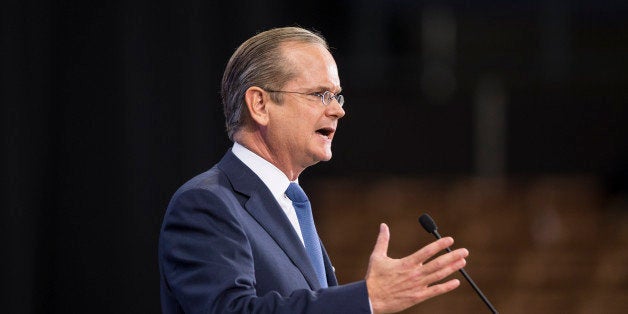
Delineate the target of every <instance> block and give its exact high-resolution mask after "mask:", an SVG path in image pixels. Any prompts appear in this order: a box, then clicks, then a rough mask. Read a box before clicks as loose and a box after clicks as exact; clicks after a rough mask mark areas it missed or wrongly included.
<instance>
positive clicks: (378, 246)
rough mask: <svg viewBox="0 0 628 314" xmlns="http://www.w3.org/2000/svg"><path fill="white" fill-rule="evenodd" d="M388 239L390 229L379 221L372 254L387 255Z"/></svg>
mask: <svg viewBox="0 0 628 314" xmlns="http://www.w3.org/2000/svg"><path fill="white" fill-rule="evenodd" d="M388 241H390V230H388V226H387V225H386V224H385V223H381V224H380V225H379V235H378V236H377V242H375V248H374V249H373V255H379V256H388Z"/></svg>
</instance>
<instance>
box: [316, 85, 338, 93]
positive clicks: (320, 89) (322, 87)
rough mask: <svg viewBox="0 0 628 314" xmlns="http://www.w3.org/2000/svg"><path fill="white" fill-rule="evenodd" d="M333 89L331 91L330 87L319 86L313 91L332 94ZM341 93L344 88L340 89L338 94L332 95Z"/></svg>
mask: <svg viewBox="0 0 628 314" xmlns="http://www.w3.org/2000/svg"><path fill="white" fill-rule="evenodd" d="M332 89H333V88H332ZM332 89H330V88H329V86H319V87H316V88H312V90H315V91H323V92H324V91H330V92H332ZM341 92H342V87H340V88H338V91H337V92H332V93H334V94H340V93H341Z"/></svg>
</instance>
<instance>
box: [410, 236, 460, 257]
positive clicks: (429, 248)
mask: <svg viewBox="0 0 628 314" xmlns="http://www.w3.org/2000/svg"><path fill="white" fill-rule="evenodd" d="M452 244H454V239H453V238H452V237H444V238H441V239H438V240H436V241H434V242H432V243H430V244H428V245H426V246H424V247H423V248H421V249H420V250H418V251H416V252H414V253H413V254H412V255H410V256H408V257H409V258H410V260H412V261H414V262H415V263H417V264H420V263H423V262H425V261H426V260H428V259H429V258H430V257H432V256H434V255H436V254H438V253H439V252H441V251H443V250H444V249H445V248H447V247H449V246H451V245H452Z"/></svg>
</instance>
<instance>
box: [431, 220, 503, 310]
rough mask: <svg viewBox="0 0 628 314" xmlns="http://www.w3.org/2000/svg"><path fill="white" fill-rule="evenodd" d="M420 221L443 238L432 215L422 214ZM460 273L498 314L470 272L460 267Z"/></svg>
mask: <svg viewBox="0 0 628 314" xmlns="http://www.w3.org/2000/svg"><path fill="white" fill-rule="evenodd" d="M419 223H420V224H421V226H423V229H425V231H427V233H431V234H433V235H434V236H435V237H436V239H440V238H441V236H440V234H438V227H436V223H435V222H434V220H433V219H432V217H430V215H428V214H423V215H421V217H419ZM445 250H446V251H447V252H451V249H450V248H449V247H447V248H446V249H445ZM460 273H461V274H462V276H463V277H464V279H466V280H467V281H468V282H469V284H471V287H473V290H475V292H477V294H478V295H479V296H480V298H481V299H482V301H484V304H486V306H488V308H489V310H491V312H493V313H494V314H497V310H496V309H495V308H494V307H493V305H492V304H491V302H490V301H489V300H488V299H487V298H486V296H484V294H483V293H482V291H480V288H478V286H477V285H476V284H475V282H473V279H471V277H469V274H467V272H466V271H465V270H464V268H460Z"/></svg>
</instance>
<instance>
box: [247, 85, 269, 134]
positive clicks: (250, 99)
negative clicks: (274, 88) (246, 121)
mask: <svg viewBox="0 0 628 314" xmlns="http://www.w3.org/2000/svg"><path fill="white" fill-rule="evenodd" d="M265 95H266V92H265V91H264V90H263V89H261V88H259V87H257V86H251V87H249V89H247V90H246V92H245V93H244V101H245V102H246V107H247V110H248V112H249V117H251V119H252V120H253V121H255V122H256V123H257V124H260V125H267V124H268V119H269V117H268V98H264V96H265Z"/></svg>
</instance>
